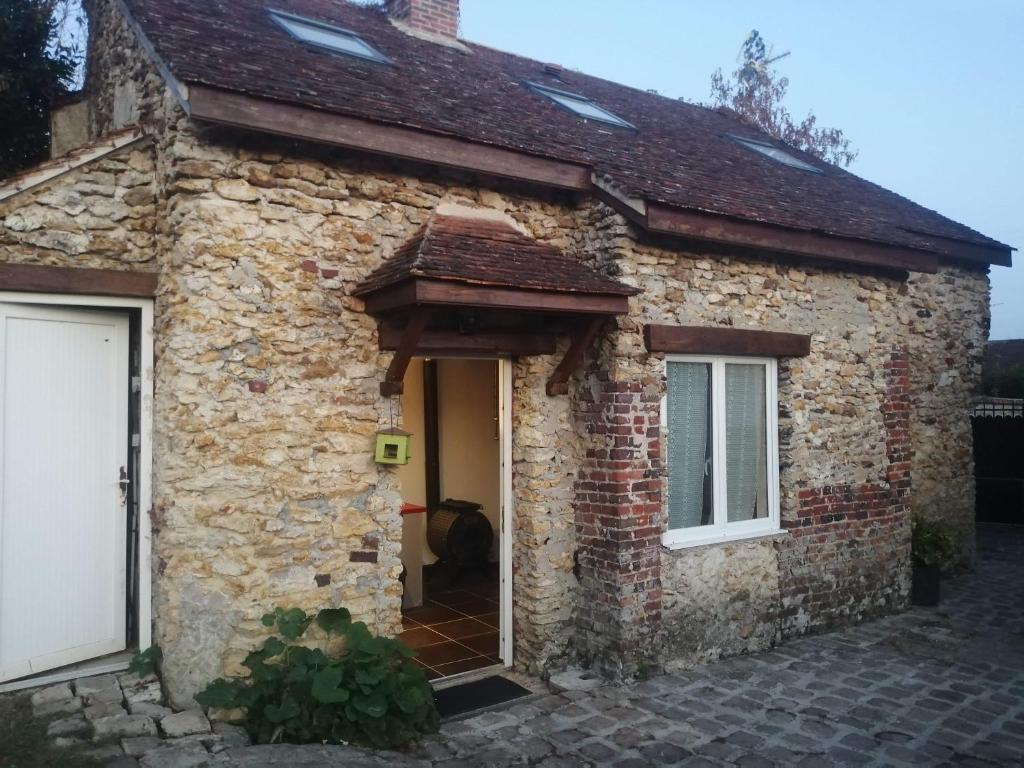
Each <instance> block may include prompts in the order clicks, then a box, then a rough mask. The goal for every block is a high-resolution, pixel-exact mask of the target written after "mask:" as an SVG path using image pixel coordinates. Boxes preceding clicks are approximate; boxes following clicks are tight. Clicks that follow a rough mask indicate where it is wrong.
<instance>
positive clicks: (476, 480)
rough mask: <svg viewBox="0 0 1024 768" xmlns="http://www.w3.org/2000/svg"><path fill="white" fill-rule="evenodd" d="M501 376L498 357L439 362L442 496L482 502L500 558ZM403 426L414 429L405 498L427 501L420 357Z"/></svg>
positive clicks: (403, 474) (409, 376)
mask: <svg viewBox="0 0 1024 768" xmlns="http://www.w3.org/2000/svg"><path fill="white" fill-rule="evenodd" d="M497 375H498V364H497V361H495V360H438V361H437V379H438V396H437V399H438V422H439V431H440V435H439V449H440V455H439V458H440V464H441V499H442V500H443V499H447V498H453V499H465V500H467V501H475V502H477V503H478V504H482V505H483V513H484V514H485V515H486V516H487V519H488V520H490V522H491V526H492V527H493V528H494V543H493V544H492V547H491V559H492V560H495V561H497V559H498V535H499V532H500V530H501V479H500V471H501V469H500V449H501V446H500V441H499V440H498V421H497V417H498V390H497ZM402 428H403V429H405V430H407V431H409V432H412V433H413V435H412V438H411V440H410V459H409V463H408V464H405V465H404V466H400V467H399V468H398V479H399V482H400V483H401V487H402V498H403V499H404V500H405V501H407V502H409V503H412V504H426V474H425V473H426V465H425V462H424V453H425V451H424V440H425V434H424V428H423V361H422V360H419V359H414V360H412V361H411V362H410V363H409V368H408V370H407V371H406V374H405V392H404V394H403V395H402ZM424 546H425V551H424V562H426V563H430V562H433V561H434V559H435V558H434V557H433V555H432V554H431V553H430V549H429V547H426V545H424Z"/></svg>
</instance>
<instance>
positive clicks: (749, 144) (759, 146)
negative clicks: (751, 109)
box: [727, 134, 822, 173]
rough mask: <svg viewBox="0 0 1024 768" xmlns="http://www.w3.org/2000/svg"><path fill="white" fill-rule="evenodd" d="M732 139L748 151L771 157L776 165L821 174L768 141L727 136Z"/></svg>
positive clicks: (816, 168)
mask: <svg viewBox="0 0 1024 768" xmlns="http://www.w3.org/2000/svg"><path fill="white" fill-rule="evenodd" d="M727 135H728V137H729V138H730V139H732V140H733V141H735V142H736V143H737V144H742V145H743V146H744V147H746V148H747V149H752V150H754V151H755V152H760V153H761V154H762V155H764V156H765V157H769V158H771V159H772V160H774V161H775V162H776V163H782V164H783V165H788V166H789V167H790V168H799V169H800V170H801V171H810V172H811V173H821V172H822V171H821V169H820V168H818V167H816V166H813V165H811V164H810V163H805V162H804V161H803V160H801V159H800V158H798V157H794V156H793V155H791V154H789V153H788V152H786V151H785V150H782V149H779V148H778V147H776V146H775V145H774V144H769V143H768V142H767V141H760V140H758V139H748V138H745V137H743V136H733V135H732V134H727Z"/></svg>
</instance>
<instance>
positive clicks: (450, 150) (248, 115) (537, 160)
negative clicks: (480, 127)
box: [188, 84, 590, 191]
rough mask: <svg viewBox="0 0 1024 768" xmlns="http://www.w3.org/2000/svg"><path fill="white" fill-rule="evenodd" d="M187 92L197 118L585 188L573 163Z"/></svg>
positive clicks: (584, 176) (583, 170)
mask: <svg viewBox="0 0 1024 768" xmlns="http://www.w3.org/2000/svg"><path fill="white" fill-rule="evenodd" d="M188 92H189V109H190V112H191V115H192V117H193V118H194V119H196V120H205V121H207V122H211V123H217V124H219V125H229V126H233V127H236V128H245V129H249V130H253V129H255V130H259V131H265V132H267V133H273V134H276V135H278V136H288V137H289V138H293V139H305V140H308V141H315V142H320V143H323V144H331V145H334V146H338V147H345V148H347V149H355V150H361V151H365V152H372V153H374V154H379V155H386V156H388V157H397V158H401V159H403V160H413V161H416V162H421V163H430V164H432V165H440V166H444V167H446V168H456V169H458V170H463V171H474V172H477V173H483V174H486V175H489V176H496V177H499V178H505V179H513V180H515V181H526V182H532V183H536V184H541V185H544V186H548V187H556V188H558V189H568V190H576V191H586V190H589V189H590V169H589V168H588V167H586V166H584V165H579V164H576V163H568V162H565V161H562V160H554V159H551V158H546V157H539V156H537V155H530V154H527V153H525V152H516V151H514V150H509V149H503V148H501V147H495V146H491V145H488V144H477V143H475V142H471V141H467V140H466V139H460V138H457V137H454V136H444V135H441V134H435V133H428V132H426V131H422V130H417V129H415V128H404V127H401V126H396V125H387V124H384V123H377V122H373V121H371V120H364V119H362V118H358V117H348V116H345V115H338V114H334V113H331V112H325V111H323V110H318V109H310V108H307V107H301V106H295V105H292V104H285V103H283V102H277V101H270V100H268V99H258V98H255V97H252V96H247V95H245V94H240V93H235V92H232V91H224V90H220V89H215V88H209V87H207V86H202V85H195V84H192V85H190V86H189V89H188Z"/></svg>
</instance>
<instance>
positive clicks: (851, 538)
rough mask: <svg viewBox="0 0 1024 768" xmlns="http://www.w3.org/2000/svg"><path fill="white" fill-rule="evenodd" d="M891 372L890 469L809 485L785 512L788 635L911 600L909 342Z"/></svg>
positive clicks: (896, 352)
mask: <svg viewBox="0 0 1024 768" xmlns="http://www.w3.org/2000/svg"><path fill="white" fill-rule="evenodd" d="M885 379H886V381H885V383H886V390H885V398H884V401H883V403H882V418H883V422H884V424H885V430H886V458H887V462H888V463H887V467H886V474H885V477H882V478H879V479H878V481H877V482H871V483H864V484H857V485H838V486H822V487H808V488H803V489H801V490H800V491H799V493H798V497H797V498H798V504H797V508H796V509H795V510H793V511H791V512H790V513H789V514H788V515H787V514H784V515H783V519H782V526H783V527H784V528H786V529H788V530H789V533H790V537H789V539H788V540H786V541H784V542H782V543H781V544H780V547H781V550H782V551H781V563H780V565H781V577H780V581H781V588H782V613H781V627H782V635H783V637H792V636H795V635H799V634H803V633H804V632H807V631H813V630H816V629H825V628H827V627H830V626H835V625H838V624H842V623H845V622H848V621H859V620H862V619H864V618H867V617H869V616H872V615H877V614H881V613H886V612H890V611H892V610H894V609H897V608H900V607H902V606H904V605H905V604H906V601H907V587H908V584H907V575H908V573H909V570H908V569H909V557H910V491H911V478H910V469H911V460H912V457H913V449H912V447H911V441H910V411H911V394H910V381H909V353H908V350H907V347H906V346H904V345H899V346H895V347H893V349H892V353H891V356H890V359H889V361H888V362H887V363H886V364H885Z"/></svg>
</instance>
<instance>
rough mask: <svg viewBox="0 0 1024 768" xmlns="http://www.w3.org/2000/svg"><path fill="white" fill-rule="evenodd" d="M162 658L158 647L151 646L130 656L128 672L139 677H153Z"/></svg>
mask: <svg viewBox="0 0 1024 768" xmlns="http://www.w3.org/2000/svg"><path fill="white" fill-rule="evenodd" d="M163 657H164V654H163V651H161V650H160V646H159V645H151V646H149V648H147V649H146V650H144V651H139V652H138V653H136V654H135V655H134V656H132V660H131V661H129V662H128V671H129V672H134V673H135V674H136V675H138V676H139V677H148V676H149V675H155V674H156V670H157V668H158V667H159V666H160V660H161V659H163Z"/></svg>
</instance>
